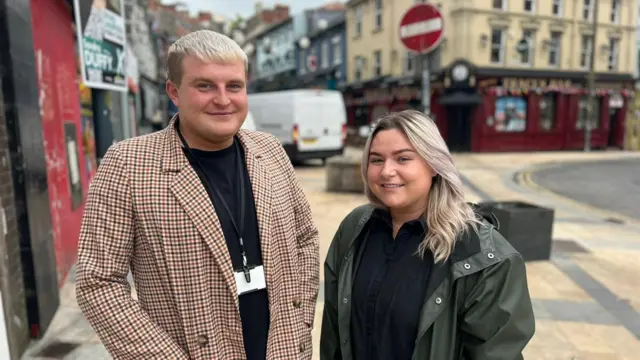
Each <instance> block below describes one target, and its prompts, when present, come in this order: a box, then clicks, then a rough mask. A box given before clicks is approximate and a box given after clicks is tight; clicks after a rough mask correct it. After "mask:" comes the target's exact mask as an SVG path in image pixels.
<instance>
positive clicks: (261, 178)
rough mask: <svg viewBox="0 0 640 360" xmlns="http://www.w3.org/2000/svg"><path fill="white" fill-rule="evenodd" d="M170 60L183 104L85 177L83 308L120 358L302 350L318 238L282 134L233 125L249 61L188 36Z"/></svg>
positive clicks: (307, 346) (224, 41)
mask: <svg viewBox="0 0 640 360" xmlns="http://www.w3.org/2000/svg"><path fill="white" fill-rule="evenodd" d="M168 64H169V65H168V81H167V84H166V91H167V93H168V95H169V97H170V98H171V100H172V101H173V102H174V103H175V104H176V106H177V107H178V109H179V113H178V114H177V115H176V116H175V117H174V118H173V119H172V120H171V122H170V124H169V126H168V127H167V128H166V129H164V130H163V131H160V132H157V133H154V134H151V135H147V136H143V137H138V138H134V139H130V140H126V141H123V142H120V143H118V144H115V145H113V146H112V147H111V148H110V149H109V151H108V152H107V154H106V156H105V157H104V160H103V162H102V164H101V166H100V167H99V169H98V173H97V175H96V177H95V178H94V180H93V183H92V184H91V188H90V190H89V196H88V200H87V206H86V210H85V216H84V219H83V224H82V231H81V235H80V250H79V263H78V283H77V298H78V303H79V305H80V307H81V309H82V311H83V313H84V314H85V316H86V317H87V319H88V320H89V322H90V323H91V325H92V326H93V327H94V329H95V330H96V332H97V333H98V336H99V337H100V339H101V340H102V341H103V342H104V345H105V346H106V348H107V349H108V350H109V352H110V353H111V355H112V356H113V357H114V358H115V359H132V360H133V359H135V360H138V359H151V358H153V359H245V358H246V359H249V360H253V359H260V360H263V359H294V358H296V359H299V358H304V359H311V354H312V349H311V329H312V327H313V318H314V313H315V303H316V297H317V293H318V286H319V261H318V234H317V230H316V227H315V226H314V224H313V221H312V218H311V211H310V209H309V205H308V203H307V200H306V199H305V197H304V194H303V193H302V190H301V189H300V186H299V184H298V182H297V181H296V177H295V174H294V171H293V168H292V166H291V163H290V162H289V160H288V159H287V157H286V155H285V152H284V150H283V149H282V147H281V146H280V144H279V142H278V141H277V139H276V138H275V137H273V136H271V135H268V134H264V133H259V132H252V131H246V130H239V129H240V127H241V125H242V123H243V122H244V119H245V117H246V115H247V92H246V73H247V57H246V55H245V54H244V52H243V51H242V50H241V49H240V48H239V47H238V45H237V44H236V43H235V42H233V41H232V40H231V39H229V38H228V37H226V36H223V35H220V34H218V33H215V32H212V31H197V32H194V33H191V34H189V35H187V36H185V37H183V38H181V39H179V40H178V41H176V43H175V44H173V45H172V46H171V48H170V49H169V55H168ZM129 269H131V271H132V273H133V278H134V281H135V286H136V290H137V296H138V301H135V300H133V299H132V298H131V291H130V287H129V284H128V282H127V280H126V276H127V273H128V271H129Z"/></svg>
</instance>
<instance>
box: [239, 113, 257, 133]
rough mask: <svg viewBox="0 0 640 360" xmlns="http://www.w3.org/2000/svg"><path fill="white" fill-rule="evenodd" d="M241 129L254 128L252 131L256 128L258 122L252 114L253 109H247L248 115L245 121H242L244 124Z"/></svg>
mask: <svg viewBox="0 0 640 360" xmlns="http://www.w3.org/2000/svg"><path fill="white" fill-rule="evenodd" d="M240 129H245V130H252V131H255V130H256V122H255V121H254V120H253V115H252V114H251V111H247V117H246V118H245V119H244V122H243V123H242V126H241V127H240Z"/></svg>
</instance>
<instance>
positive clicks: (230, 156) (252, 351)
mask: <svg viewBox="0 0 640 360" xmlns="http://www.w3.org/2000/svg"><path fill="white" fill-rule="evenodd" d="M236 147H240V154H241V156H242V164H243V166H242V169H243V171H242V174H238V170H237V169H238V165H237V163H236V157H237V151H236ZM191 153H192V154H193V155H194V157H195V158H196V159H197V161H198V163H199V164H200V165H201V166H202V168H203V169H204V171H206V173H207V176H208V177H209V180H210V181H211V182H213V183H215V186H216V187H217V188H218V190H219V191H220V193H221V194H222V196H223V197H224V199H225V201H226V202H227V205H228V206H229V210H231V212H232V213H233V216H234V219H235V222H236V225H238V226H240V224H239V219H240V216H239V212H240V206H239V201H240V195H239V193H240V192H239V189H238V184H239V183H240V182H239V181H238V180H239V179H240V178H239V176H244V201H245V205H244V207H245V215H244V231H243V234H242V238H243V240H244V247H245V252H246V256H247V263H248V265H249V266H252V265H256V266H257V265H262V251H261V249H260V236H259V231H258V220H257V217H256V207H255V202H254V200H253V189H252V187H251V180H250V179H249V173H248V172H247V169H246V165H244V164H246V163H245V158H244V152H243V151H242V145H241V144H240V143H239V141H238V140H237V139H234V142H233V145H232V146H230V147H228V148H226V149H222V150H219V151H202V150H197V149H191ZM187 157H188V158H190V157H189V156H187ZM189 160H190V162H191V165H192V166H193V168H194V169H195V170H196V173H198V176H199V177H200V180H202V183H203V184H204V185H205V188H207V192H208V193H209V197H210V198H211V200H212V202H213V206H214V208H215V210H216V214H217V215H218V218H219V219H220V225H221V226H222V232H223V233H224V238H225V241H226V243H227V248H228V249H229V255H230V256H231V263H232V264H233V268H234V269H235V270H238V269H242V256H241V253H240V243H239V241H238V235H237V233H236V231H235V229H234V227H233V224H232V223H231V219H230V218H229V214H228V213H227V211H226V210H225V208H224V206H223V205H222V203H221V201H220V199H219V198H218V196H217V195H216V192H215V191H214V190H213V189H211V188H210V187H209V185H208V184H206V179H205V177H204V176H203V174H202V171H201V169H200V167H198V165H196V164H194V162H193V159H191V158H190V159H189ZM239 304H240V318H241V320H242V334H243V337H244V345H245V351H246V354H247V360H264V359H266V357H267V336H268V333H269V299H268V296H267V290H266V289H263V290H259V291H254V292H251V293H247V294H243V295H239ZM214 306H215V304H214Z"/></svg>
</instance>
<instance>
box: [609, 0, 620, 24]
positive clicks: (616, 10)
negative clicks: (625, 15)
mask: <svg viewBox="0 0 640 360" xmlns="http://www.w3.org/2000/svg"><path fill="white" fill-rule="evenodd" d="M619 21H620V0H611V22H612V23H614V24H617V23H618V22H619Z"/></svg>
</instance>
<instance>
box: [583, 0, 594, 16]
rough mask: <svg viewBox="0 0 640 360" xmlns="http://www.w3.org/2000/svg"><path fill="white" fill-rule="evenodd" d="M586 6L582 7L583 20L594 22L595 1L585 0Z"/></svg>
mask: <svg viewBox="0 0 640 360" xmlns="http://www.w3.org/2000/svg"><path fill="white" fill-rule="evenodd" d="M583 1H584V4H583V7H582V19H583V20H592V19H593V0H583Z"/></svg>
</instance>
